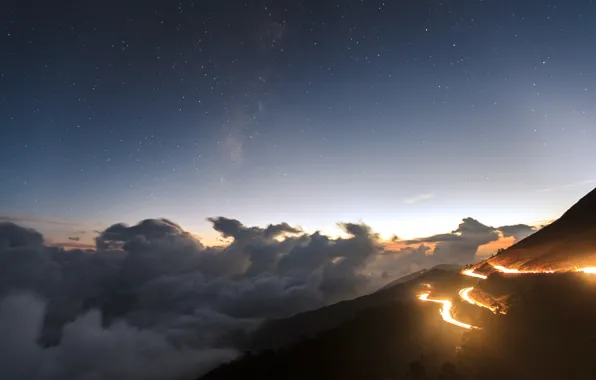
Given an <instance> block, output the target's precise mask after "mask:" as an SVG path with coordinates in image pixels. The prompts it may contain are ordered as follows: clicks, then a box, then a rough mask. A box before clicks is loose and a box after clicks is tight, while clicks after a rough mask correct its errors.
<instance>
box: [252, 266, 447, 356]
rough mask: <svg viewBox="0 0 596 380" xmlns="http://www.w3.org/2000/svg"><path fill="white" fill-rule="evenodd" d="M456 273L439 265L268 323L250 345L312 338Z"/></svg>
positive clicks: (268, 346) (255, 347)
mask: <svg viewBox="0 0 596 380" xmlns="http://www.w3.org/2000/svg"><path fill="white" fill-rule="evenodd" d="M455 273H457V270H454V268H453V267H452V266H438V267H435V268H432V269H428V270H423V271H420V272H416V273H414V274H411V275H408V276H405V277H403V278H401V279H399V280H397V281H395V282H393V283H391V284H389V285H387V286H385V287H384V288H382V289H380V290H379V291H377V292H375V293H372V294H369V295H366V296H362V297H359V298H356V299H353V300H349V301H343V302H339V303H336V304H333V305H330V306H326V307H323V308H320V309H317V310H312V311H307V312H304V313H299V314H296V315H294V316H292V317H289V318H283V319H277V320H272V321H268V322H265V323H264V324H263V325H262V326H261V327H260V328H259V329H258V330H257V331H256V332H254V333H253V334H252V337H251V344H250V348H251V349H252V350H255V351H260V350H264V349H271V348H278V347H282V346H286V345H288V344H292V343H294V342H297V341H299V340H301V339H304V338H307V337H312V336H314V335H315V334H317V333H319V332H321V331H325V330H329V329H331V328H334V327H336V326H338V325H339V324H341V323H342V322H344V321H346V320H349V319H351V318H354V317H355V316H356V315H357V314H358V313H359V312H360V311H362V310H366V309H368V308H371V307H377V306H383V305H388V304H393V303H394V302H396V301H398V300H403V299H405V298H412V297H413V295H414V294H415V293H416V291H418V290H419V284H420V283H421V282H443V281H445V280H446V279H447V278H452V277H456V275H455Z"/></svg>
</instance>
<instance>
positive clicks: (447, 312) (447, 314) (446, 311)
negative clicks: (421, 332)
mask: <svg viewBox="0 0 596 380" xmlns="http://www.w3.org/2000/svg"><path fill="white" fill-rule="evenodd" d="M493 268H494V269H495V270H497V271H499V272H501V273H517V274H535V273H546V274H548V273H555V271H523V270H522V271H520V270H518V269H509V268H505V267H503V266H500V265H493ZM575 271H576V272H583V273H587V274H596V267H587V268H580V269H575ZM461 274H463V275H465V276H470V277H475V278H480V279H482V280H486V279H487V278H488V277H487V276H485V275H483V274H480V273H476V272H474V270H473V269H466V270H464V271H462V272H461ZM473 289H474V288H473V287H469V288H463V289H461V290H460V291H459V296H460V297H461V298H462V299H463V300H464V301H466V302H468V303H470V304H472V305H476V306H479V307H483V308H486V309H489V310H490V311H492V312H493V313H496V312H497V310H496V308H494V307H492V306H491V305H487V304H484V303H482V302H480V301H478V300H475V299H474V298H472V297H471V296H470V292H471V291H472V290H473ZM429 296H430V293H424V294H421V295H419V296H418V299H420V300H421V301H425V302H435V303H440V304H442V305H443V307H442V308H441V317H442V318H443V320H444V321H445V322H448V323H451V324H452V325H455V326H459V327H463V328H464V329H468V330H469V329H480V327H477V326H473V325H470V324H467V323H464V322H460V321H458V320H456V319H455V318H453V314H452V309H453V302H451V301H449V300H433V299H429V298H428V297H429Z"/></svg>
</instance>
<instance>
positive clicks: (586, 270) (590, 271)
mask: <svg viewBox="0 0 596 380" xmlns="http://www.w3.org/2000/svg"><path fill="white" fill-rule="evenodd" d="M577 271H578V272H584V273H588V274H596V267H587V268H581V269H578V270H577Z"/></svg>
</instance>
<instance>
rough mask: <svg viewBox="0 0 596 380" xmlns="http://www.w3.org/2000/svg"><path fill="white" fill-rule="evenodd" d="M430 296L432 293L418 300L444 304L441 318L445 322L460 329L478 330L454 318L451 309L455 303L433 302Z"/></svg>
mask: <svg viewBox="0 0 596 380" xmlns="http://www.w3.org/2000/svg"><path fill="white" fill-rule="evenodd" d="M428 296H430V293H425V294H421V295H419V296H418V298H419V299H420V300H422V301H427V302H435V303H440V304H442V305H443V307H441V317H442V318H443V320H444V321H445V322H448V323H451V324H452V325H456V326H459V327H463V328H464V329H472V328H477V327H476V326H472V325H469V324H467V323H463V322H460V321H458V320H456V319H455V318H453V315H452V314H451V309H452V308H453V302H451V301H449V300H431V299H429V298H428Z"/></svg>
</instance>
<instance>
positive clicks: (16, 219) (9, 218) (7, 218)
mask: <svg viewBox="0 0 596 380" xmlns="http://www.w3.org/2000/svg"><path fill="white" fill-rule="evenodd" d="M2 221H4V222H12V223H43V224H55V225H59V226H70V227H74V226H80V225H79V224H77V223H73V222H66V221H63V220H57V219H50V218H42V217H35V216H23V215H0V222H2Z"/></svg>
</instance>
